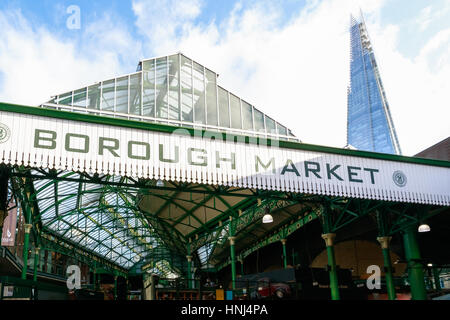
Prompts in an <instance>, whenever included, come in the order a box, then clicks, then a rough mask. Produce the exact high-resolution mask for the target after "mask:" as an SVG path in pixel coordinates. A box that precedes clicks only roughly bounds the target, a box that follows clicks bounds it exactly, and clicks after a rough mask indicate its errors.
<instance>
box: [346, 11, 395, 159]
mask: <svg viewBox="0 0 450 320" xmlns="http://www.w3.org/2000/svg"><path fill="white" fill-rule="evenodd" d="M350 32H351V61H350V76H351V80H350V81H351V82H350V87H349V89H348V114H347V144H348V145H351V146H352V147H354V148H356V149H359V150H366V151H374V152H381V153H391V154H401V150H400V145H399V143H398V139H397V135H396V132H395V128H394V124H393V121H392V117H391V115H390V111H389V105H388V103H387V99H386V95H385V92H384V89H383V85H382V82H381V78H380V75H379V71H378V66H377V63H376V60H375V55H374V52H373V49H372V45H371V43H370V39H369V36H368V33H367V29H366V26H365V23H364V20H363V18H362V17H361V21H357V20H355V19H354V18H353V17H352V18H351V28H350Z"/></svg>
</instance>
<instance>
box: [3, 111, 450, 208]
mask: <svg viewBox="0 0 450 320" xmlns="http://www.w3.org/2000/svg"><path fill="white" fill-rule="evenodd" d="M184 131H185V130H184ZM184 131H183V130H181V133H183V132H184ZM0 157H1V159H0V160H1V162H2V163H6V164H12V165H25V166H31V167H40V168H51V169H58V170H69V171H79V172H82V171H84V172H88V173H91V174H92V173H96V172H97V173H99V174H111V175H121V176H129V177H140V178H150V179H162V180H167V181H178V182H180V181H181V182H192V183H202V184H212V185H224V186H235V187H241V188H257V189H265V190H279V191H288V192H299V193H308V194H319V195H330V196H345V197H354V198H365V199H379V200H387V201H399V202H413V203H427V204H439V205H449V204H450V168H449V167H445V166H443V167H440V166H434V165H426V164H417V163H410V162H401V161H391V160H382V159H373V158H368V157H358V156H349V155H345V154H338V153H336V154H333V153H328V152H316V151H308V150H301V149H296V148H295V147H294V148H279V147H275V146H267V145H256V144H252V143H244V142H234V141H223V140H222V139H215V140H214V139H211V137H202V136H201V131H199V136H195V135H194V137H192V136H190V135H188V134H187V132H186V134H184V135H183V134H180V132H176V133H173V134H168V133H163V132H157V131H150V130H143V129H135V128H127V127H123V126H113V125H105V124H97V123H87V122H81V121H73V120H66V119H56V118H49V117H44V116H38V115H28V114H19V113H12V112H5V111H0Z"/></svg>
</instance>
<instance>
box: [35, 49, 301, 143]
mask: <svg viewBox="0 0 450 320" xmlns="http://www.w3.org/2000/svg"><path fill="white" fill-rule="evenodd" d="M139 66H143V68H140V67H139V68H138V72H135V73H130V74H128V75H123V76H120V77H117V78H115V79H108V80H105V81H101V82H98V83H95V84H91V85H90V86H87V87H84V88H81V89H78V90H75V91H70V92H66V93H63V94H60V95H58V96H56V98H52V99H51V100H49V101H48V102H47V103H45V104H43V105H41V107H49V108H57V109H58V108H59V109H64V110H69V111H74V112H82V113H86V108H87V110H95V112H94V114H100V115H102V116H112V117H117V118H125V119H127V118H128V119H137V120H143V121H147V122H155V121H156V122H162V121H158V120H162V119H164V122H162V123H166V124H169V125H174V126H188V127H192V126H193V125H194V124H195V127H200V128H204V129H209V130H219V131H229V132H233V133H237V134H243V133H244V134H251V135H259V136H274V137H277V138H279V139H285V140H292V139H294V140H296V139H295V138H293V136H292V135H291V131H290V130H288V129H287V128H286V127H284V126H282V125H278V128H277V129H275V128H272V127H273V126H272V125H273V124H272V123H268V124H267V125H266V126H267V130H264V129H265V128H264V122H263V119H264V116H265V115H264V114H263V113H262V112H261V111H259V110H257V109H256V108H254V107H253V106H251V105H250V104H248V103H246V102H244V101H242V99H241V98H239V97H237V96H236V95H234V94H232V93H230V92H229V91H227V90H225V89H223V88H221V87H220V86H218V84H217V77H218V76H217V74H216V73H215V72H213V71H211V70H210V69H208V68H205V67H204V66H203V65H201V64H199V63H197V62H196V61H193V60H192V59H189V58H187V57H185V56H184V55H183V54H181V53H178V54H175V55H170V56H165V57H159V58H155V59H146V60H143V61H140V62H139ZM241 101H242V110H241ZM253 114H254V116H253ZM230 115H231V117H230ZM230 118H231V119H230ZM269 119H270V118H269ZM230 120H231V123H230Z"/></svg>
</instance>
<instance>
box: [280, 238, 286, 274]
mask: <svg viewBox="0 0 450 320" xmlns="http://www.w3.org/2000/svg"><path fill="white" fill-rule="evenodd" d="M286 241H287V239H281V244H282V245H283V266H284V268H285V269H286V268H287V255H286Z"/></svg>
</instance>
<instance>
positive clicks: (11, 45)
mask: <svg viewBox="0 0 450 320" xmlns="http://www.w3.org/2000/svg"><path fill="white" fill-rule="evenodd" d="M74 7H75V8H78V9H79V17H80V20H79V21H80V23H79V25H77V24H76V23H75V24H74V21H76V20H74V17H75V15H74V14H76V12H77V11H76V10H75V11H73V10H72V9H73V8H74ZM360 10H362V11H363V12H364V17H365V21H366V24H367V28H368V32H369V35H370V38H371V41H372V45H373V47H374V50H375V55H376V59H377V63H378V66H379V69H380V73H381V78H382V81H383V84H384V88H385V91H386V96H387V99H388V101H389V105H390V109H391V114H392V117H393V120H394V124H395V127H396V130H397V135H398V138H399V141H400V146H401V148H402V151H403V154H404V155H408V156H412V155H414V154H416V153H418V152H420V151H422V150H424V149H425V148H427V147H430V146H431V145H433V144H435V143H437V142H439V141H441V140H443V139H445V138H447V137H448V136H450V0H433V1H426V0H360V1H358V0H321V1H319V0H273V1H270V0H241V1H239V0H226V1H225V0H183V1H175V0H108V1H106V0H101V1H100V0H99V1H95V0H89V1H87V0H79V1H76V0H69V1H58V0H56V1H55V0H40V1H34V0H0V101H2V102H10V103H16V104H25V105H39V104H41V103H43V102H46V101H48V100H49V99H50V97H51V96H53V95H56V94H59V93H63V92H66V91H70V90H73V89H76V88H80V87H83V86H86V85H89V84H91V83H94V82H97V81H101V80H104V79H108V78H112V77H116V76H120V75H121V74H127V73H132V72H134V71H135V70H136V66H137V64H138V62H139V60H141V59H144V58H151V57H154V56H164V55H169V54H173V53H176V52H183V53H184V54H185V55H186V56H188V57H190V58H192V59H194V60H196V61H197V62H199V63H201V64H203V65H205V66H206V67H208V68H210V69H211V70H214V71H215V72H217V73H218V74H219V79H218V83H219V85H221V86H222V87H224V88H226V89H228V90H230V91H231V92H233V93H235V94H236V95H238V96H239V97H241V98H242V99H244V100H246V101H248V102H250V103H251V104H253V105H255V106H256V107H257V108H258V109H260V110H261V111H263V112H264V113H266V114H268V115H269V116H271V117H273V118H275V119H276V120H277V121H279V122H280V123H282V124H284V125H286V126H287V127H288V128H290V129H291V130H292V132H293V133H294V134H295V135H296V136H297V137H298V138H299V139H301V140H302V142H305V143H311V144H319V145H327V146H334V147H344V146H345V145H346V126H347V87H348V85H349V81H350V79H349V74H350V34H349V24H350V14H354V15H359V12H360Z"/></svg>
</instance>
